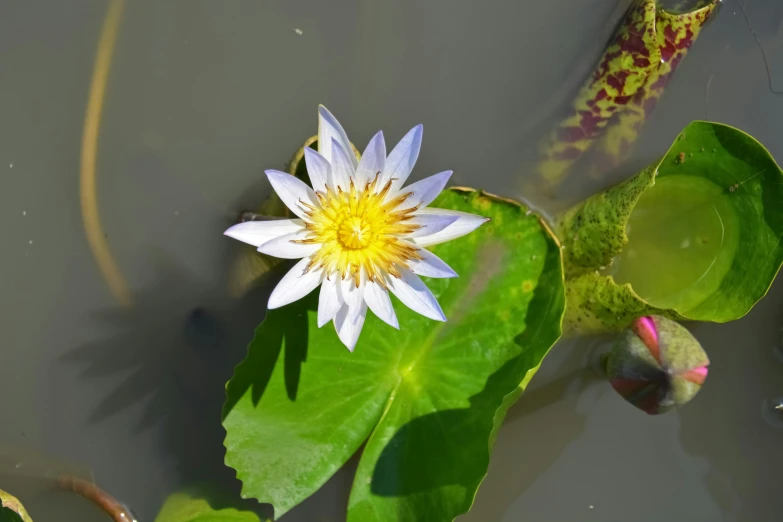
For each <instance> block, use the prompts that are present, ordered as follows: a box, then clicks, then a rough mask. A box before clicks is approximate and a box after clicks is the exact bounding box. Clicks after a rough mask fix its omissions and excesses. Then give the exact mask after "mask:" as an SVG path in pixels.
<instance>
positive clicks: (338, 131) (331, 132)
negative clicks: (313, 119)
mask: <svg viewBox="0 0 783 522" xmlns="http://www.w3.org/2000/svg"><path fill="white" fill-rule="evenodd" d="M332 140H337V142H338V143H339V144H340V145H341V146H342V147H343V149H345V151H346V152H348V156H349V157H348V161H350V162H351V165H353V169H354V170H356V165H357V164H358V163H359V161H358V160H357V159H356V155H355V154H354V153H353V149H352V148H351V142H350V141H348V136H347V135H346V134H345V131H344V130H343V127H342V125H340V122H339V121H337V118H335V117H334V116H332V113H331V112H329V111H328V110H327V109H326V107H324V106H323V105H319V106H318V152H320V153H321V154H322V155H323V157H324V158H326V161H328V162H329V163H331V164H332V165H334V161H333V158H332Z"/></svg>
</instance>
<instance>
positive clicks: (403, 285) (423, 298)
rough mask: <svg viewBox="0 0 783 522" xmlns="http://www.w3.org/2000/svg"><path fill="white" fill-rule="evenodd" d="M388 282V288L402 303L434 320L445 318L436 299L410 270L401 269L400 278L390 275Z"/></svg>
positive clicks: (443, 319)
mask: <svg viewBox="0 0 783 522" xmlns="http://www.w3.org/2000/svg"><path fill="white" fill-rule="evenodd" d="M389 282H390V284H389V289H390V290H391V291H392V293H393V294H394V295H395V296H397V299H399V300H400V301H402V304H404V305H405V306H407V307H408V308H410V309H411V310H413V311H414V312H416V313H419V314H421V315H423V316H424V317H428V318H430V319H434V320H435V321H445V320H446V316H445V315H443V310H441V308H440V305H439V304H438V301H437V299H435V296H434V295H432V292H430V289H429V288H427V285H425V284H424V282H423V281H422V280H421V279H419V276H417V275H416V274H414V273H413V272H411V271H410V270H402V277H401V278H397V277H390V278H389Z"/></svg>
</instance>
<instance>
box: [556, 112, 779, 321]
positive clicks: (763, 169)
mask: <svg viewBox="0 0 783 522" xmlns="http://www.w3.org/2000/svg"><path fill="white" fill-rule="evenodd" d="M781 208H783V172H781V170H780V167H778V165H777V164H776V163H775V161H774V159H773V158H772V156H770V154H769V152H767V150H766V149H764V147H763V146H762V145H761V144H760V143H758V142H757V141H756V140H754V139H753V138H752V137H751V136H749V135H747V134H745V133H744V132H742V131H739V130H737V129H734V128H732V127H729V126H727V125H721V124H717V123H709V122H702V121H696V122H693V123H691V124H690V125H688V126H687V127H686V128H685V129H684V130H683V131H682V133H680V135H679V136H678V137H677V139H676V140H675V143H674V144H673V145H672V147H671V149H669V151H668V153H667V154H666V155H665V156H664V157H663V158H662V159H661V160H660V161H658V162H656V163H654V164H653V165H651V166H650V167H648V168H647V169H645V170H644V171H642V172H641V173H640V174H638V175H637V176H635V177H634V178H631V179H629V180H627V181H625V182H623V183H621V184H619V185H616V186H614V187H612V188H610V189H608V190H606V191H604V192H602V193H600V194H597V195H595V196H593V197H591V198H589V199H587V200H586V201H584V202H583V203H581V204H579V205H577V206H576V207H574V208H572V209H571V210H568V211H566V212H565V213H563V214H561V215H560V216H558V218H557V223H556V232H557V235H558V237H559V238H560V240H561V242H562V245H563V248H564V262H565V269H566V296H567V307H566V316H565V322H564V329H565V330H566V331H567V332H570V333H576V332H583V333H584V332H601V331H619V330H622V329H623V328H626V327H627V326H628V325H629V324H630V323H631V321H632V320H633V319H635V318H636V317H639V316H643V315H661V316H665V317H669V318H673V319H691V320H697V321H714V322H726V321H731V320H734V319H737V318H739V317H742V316H743V315H745V314H746V313H747V312H748V311H749V310H750V309H751V308H752V307H753V305H754V304H755V303H756V302H757V301H758V300H759V299H761V298H762V297H763V296H764V295H765V294H766V292H767V290H768V289H769V286H770V285H771V284H772V281H773V280H774V278H775V275H776V274H777V273H778V270H779V269H780V266H781V262H783V245H782V244H781V239H783V211H781Z"/></svg>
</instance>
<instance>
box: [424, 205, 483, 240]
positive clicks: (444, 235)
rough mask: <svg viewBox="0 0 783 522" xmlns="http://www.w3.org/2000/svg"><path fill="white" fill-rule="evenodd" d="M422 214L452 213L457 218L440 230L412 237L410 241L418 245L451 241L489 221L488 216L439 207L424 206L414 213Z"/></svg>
mask: <svg viewBox="0 0 783 522" xmlns="http://www.w3.org/2000/svg"><path fill="white" fill-rule="evenodd" d="M422 214H438V215H453V216H457V217H458V219H457V221H455V222H454V223H452V224H451V225H449V226H447V227H446V228H444V229H443V230H441V231H440V232H436V233H435V234H432V235H429V236H422V237H417V238H415V239H412V240H411V241H412V242H413V243H414V244H416V245H418V246H431V245H438V244H440V243H445V242H446V241H451V240H452V239H456V238H458V237H462V236H464V235H466V234H470V233H471V232H473V231H474V230H476V229H477V228H478V227H480V226H481V225H483V224H484V223H486V222H487V221H489V218H485V217H482V216H477V215H475V214H468V213H467V212H459V211H456V210H445V209H441V208H425V209H422V210H419V211H418V212H417V213H416V215H422Z"/></svg>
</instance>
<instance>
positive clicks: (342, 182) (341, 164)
mask: <svg viewBox="0 0 783 522" xmlns="http://www.w3.org/2000/svg"><path fill="white" fill-rule="evenodd" d="M353 176H354V167H353V166H352V165H351V164H350V163H349V161H348V156H347V155H346V152H345V150H344V149H343V147H342V146H341V145H340V144H339V143H337V140H332V188H333V189H334V190H337V187H342V189H343V190H344V191H347V190H348V187H349V186H350V182H351V178H352V177H353Z"/></svg>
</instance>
